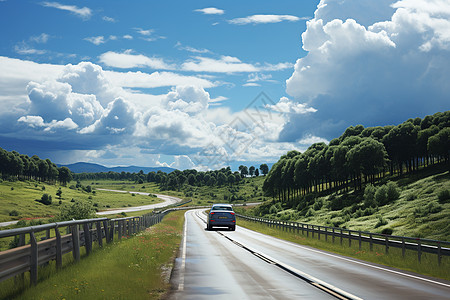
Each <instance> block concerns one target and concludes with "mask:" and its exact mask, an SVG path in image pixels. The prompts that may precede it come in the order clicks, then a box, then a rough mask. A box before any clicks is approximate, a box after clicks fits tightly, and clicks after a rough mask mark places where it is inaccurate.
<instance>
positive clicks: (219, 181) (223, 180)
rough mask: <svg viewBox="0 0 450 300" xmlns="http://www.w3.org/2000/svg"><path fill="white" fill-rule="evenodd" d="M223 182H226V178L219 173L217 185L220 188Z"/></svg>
mask: <svg viewBox="0 0 450 300" xmlns="http://www.w3.org/2000/svg"><path fill="white" fill-rule="evenodd" d="M225 182H227V176H226V175H225V174H224V173H223V172H219V174H218V175H217V184H218V185H219V186H221V185H223V184H224V183H225Z"/></svg>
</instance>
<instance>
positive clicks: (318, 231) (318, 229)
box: [317, 226, 320, 241]
mask: <svg viewBox="0 0 450 300" xmlns="http://www.w3.org/2000/svg"><path fill="white" fill-rule="evenodd" d="M317 239H318V240H319V241H320V226H318V227H317Z"/></svg>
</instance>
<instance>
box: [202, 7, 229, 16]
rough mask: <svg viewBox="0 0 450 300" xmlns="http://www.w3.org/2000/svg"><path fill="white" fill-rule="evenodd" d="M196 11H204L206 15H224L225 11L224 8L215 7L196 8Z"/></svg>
mask: <svg viewBox="0 0 450 300" xmlns="http://www.w3.org/2000/svg"><path fill="white" fill-rule="evenodd" d="M194 11H198V12H202V13H203V14H205V15H223V14H224V13H225V11H224V10H223V9H219V8H215V7H206V8H202V9H196V10H194Z"/></svg>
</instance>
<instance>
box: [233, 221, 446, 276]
mask: <svg viewBox="0 0 450 300" xmlns="http://www.w3.org/2000/svg"><path fill="white" fill-rule="evenodd" d="M238 224H239V226H242V227H245V228H248V229H251V230H254V231H257V232H260V233H263V234H267V235H270V236H273V237H276V238H279V239H283V240H287V241H290V242H294V243H297V244H300V245H305V246H310V247H314V248H317V249H321V250H325V251H328V252H333V253H336V254H340V255H344V256H348V257H353V258H356V259H360V260H364V261H368V262H373V263H377V264H381V265H385V266H389V267H394V268H398V269H402V270H405V271H410V272H414V273H419V274H423V275H427V276H431V277H436V278H441V279H445V280H450V258H449V257H447V256H443V257H442V261H441V265H438V260H437V256H436V255H435V254H428V253H423V254H422V258H421V262H420V263H419V262H418V259H417V252H416V251H411V250H406V254H405V257H402V250H401V249H398V248H392V247H391V248H389V253H388V254H385V247H384V246H382V245H373V251H370V249H369V244H368V243H362V246H361V249H359V244H358V242H355V241H352V245H351V247H349V245H348V239H345V238H344V239H343V243H342V245H341V243H340V238H335V241H334V243H333V242H332V238H331V237H328V241H325V237H324V235H322V236H321V240H318V239H317V235H316V237H315V238H312V237H311V236H309V237H307V236H306V233H305V234H302V233H301V232H300V233H298V234H297V233H294V232H286V231H282V230H280V229H275V228H272V227H268V226H267V225H265V224H261V223H254V222H250V221H246V220H243V219H241V218H239V220H238Z"/></svg>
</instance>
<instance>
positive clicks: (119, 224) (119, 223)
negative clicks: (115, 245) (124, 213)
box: [117, 220, 123, 241]
mask: <svg viewBox="0 0 450 300" xmlns="http://www.w3.org/2000/svg"><path fill="white" fill-rule="evenodd" d="M122 223H123V221H122V220H120V221H117V232H118V236H117V238H118V239H119V241H120V240H121V239H122Z"/></svg>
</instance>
